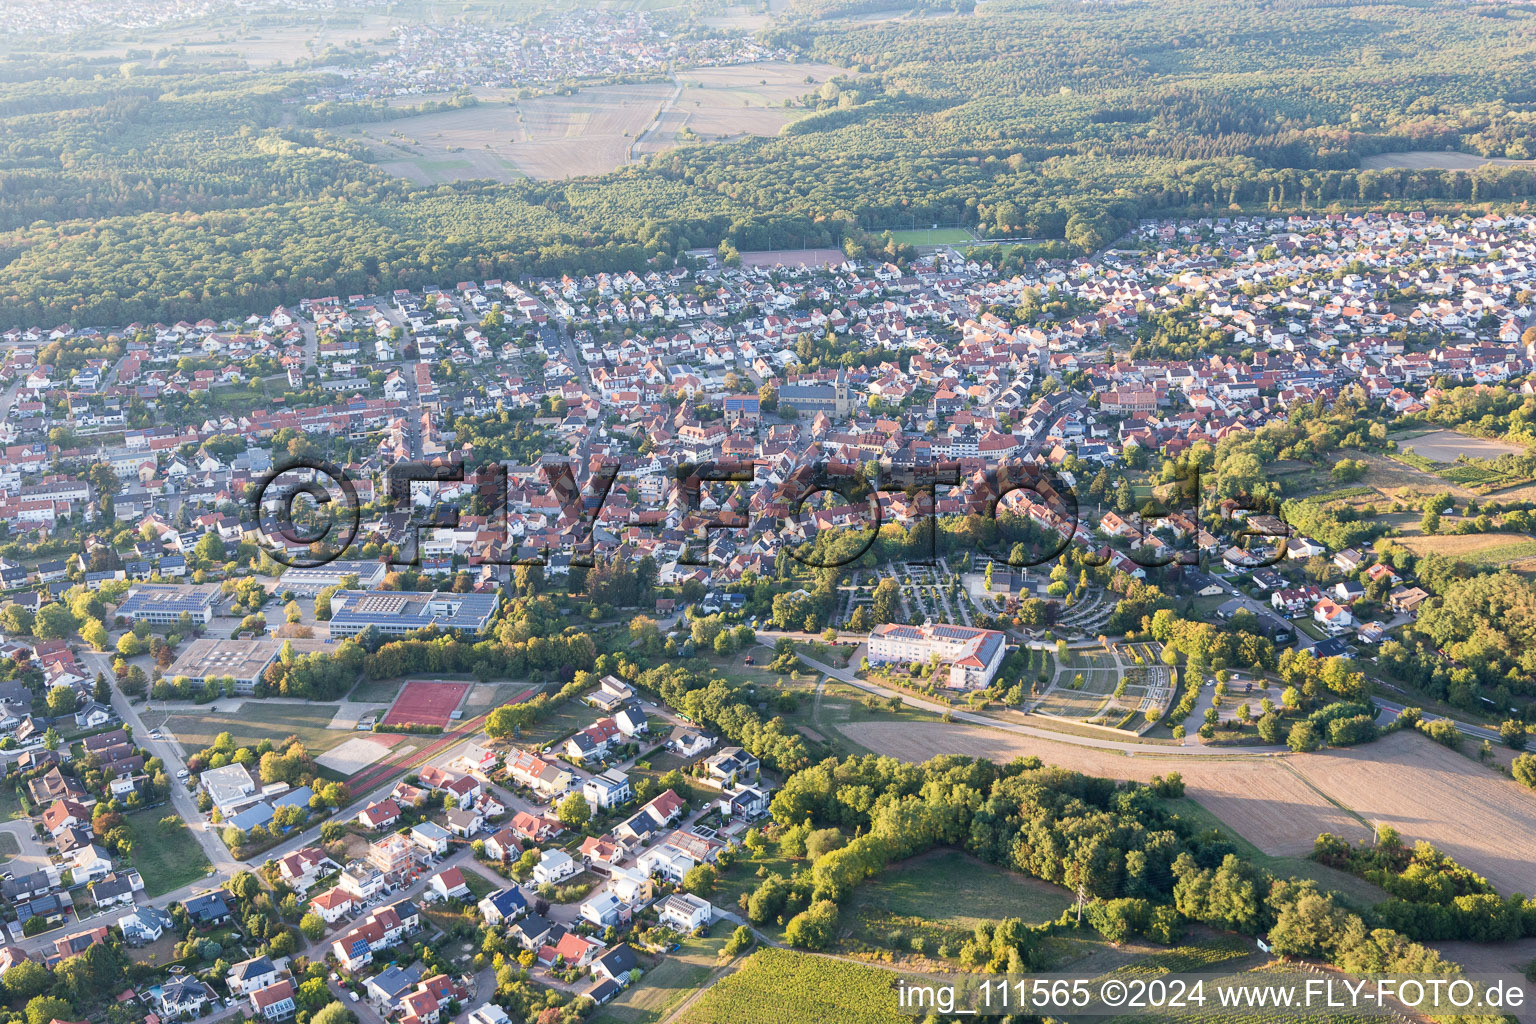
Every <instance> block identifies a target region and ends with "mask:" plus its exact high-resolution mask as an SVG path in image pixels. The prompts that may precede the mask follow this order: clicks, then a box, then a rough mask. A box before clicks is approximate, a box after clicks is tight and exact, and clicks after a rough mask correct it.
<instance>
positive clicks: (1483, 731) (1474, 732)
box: [1376, 697, 1502, 743]
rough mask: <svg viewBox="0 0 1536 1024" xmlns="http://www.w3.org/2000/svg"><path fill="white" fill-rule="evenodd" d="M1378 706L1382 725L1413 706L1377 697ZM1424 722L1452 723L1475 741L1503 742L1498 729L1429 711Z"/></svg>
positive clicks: (1425, 713) (1425, 714)
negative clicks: (1433, 713)
mask: <svg viewBox="0 0 1536 1024" xmlns="http://www.w3.org/2000/svg"><path fill="white" fill-rule="evenodd" d="M1376 706H1377V707H1379V708H1381V720H1382V724H1386V723H1387V722H1390V721H1393V720H1394V719H1396V718H1397V716H1398V715H1400V714H1402V713H1403V709H1404V708H1405V707H1410V706H1411V705H1406V704H1399V703H1397V702H1396V701H1390V700H1382V699H1381V698H1380V697H1377V698H1376ZM1424 721H1426V722H1441V721H1448V722H1452V723H1454V724H1455V726H1456V730H1457V731H1458V732H1460V733H1462V734H1463V735H1466V736H1471V737H1472V738H1473V739H1478V740H1492V741H1493V742H1495V743H1499V742H1502V741H1501V740H1500V739H1499V730H1497V729H1489V728H1487V727H1486V726H1481V725H1473V724H1471V723H1470V722H1460V721H1457V720H1456V719H1454V718H1448V717H1447V716H1445V715H1432V714H1430V713H1429V712H1427V711H1426V712H1424Z"/></svg>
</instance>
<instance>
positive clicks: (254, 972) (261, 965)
mask: <svg viewBox="0 0 1536 1024" xmlns="http://www.w3.org/2000/svg"><path fill="white" fill-rule="evenodd" d="M280 977H282V972H280V971H279V970H278V969H277V967H276V966H275V965H274V964H273V963H272V958H271V957H267V956H255V957H251V958H250V959H249V960H242V961H240V962H239V963H237V964H235V965H234V966H233V967H231V968H230V969H229V974H227V975H226V976H225V978H224V980H225V981H226V982H227V983H228V984H229V990H230V992H232V993H234V994H235V995H239V996H248V995H250V994H251V993H252V992H255V991H256V990H258V989H263V988H267V987H268V986H270V985H275V984H276V983H277V979H278V978H280Z"/></svg>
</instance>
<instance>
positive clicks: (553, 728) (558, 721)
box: [517, 700, 603, 746]
mask: <svg viewBox="0 0 1536 1024" xmlns="http://www.w3.org/2000/svg"><path fill="white" fill-rule="evenodd" d="M601 717H603V712H602V711H599V710H598V709H597V708H595V707H593V706H592V705H590V704H583V703H582V702H581V701H580V700H568V701H564V702H562V703H560V704H556V705H555V706H554V707H553V708H552V709H551V710H550V713H549V714H547V715H545V716H544V717H543V718H542V719H540V720H539V721H537V722H535V723H534V724H533V725H532V726H530V727H529V728H527V729H524V730H523V734H522V736H520V737H519V738H518V739H517V742H518V743H519V744H522V745H523V746H531V745H535V744H537V745H543V744H545V743H549V742H550V741H551V740H557V739H560V738H561V737H563V736H569V735H570V734H571V733H573V732H575V731H576V730H577V729H585V728H586V727H587V726H589V725H591V724H592V723H593V722H595V721H597V720H598V719H599V718H601Z"/></svg>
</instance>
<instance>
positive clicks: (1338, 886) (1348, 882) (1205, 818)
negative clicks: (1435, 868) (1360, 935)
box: [1167, 797, 1387, 910]
mask: <svg viewBox="0 0 1536 1024" xmlns="http://www.w3.org/2000/svg"><path fill="white" fill-rule="evenodd" d="M1167 803H1168V806H1169V808H1170V809H1172V810H1173V811H1174V812H1175V813H1177V814H1178V815H1179V817H1181V818H1183V819H1185V820H1186V821H1189V822H1191V823H1192V824H1194V825H1195V826H1196V827H1197V828H1202V829H1206V828H1214V829H1218V830H1220V832H1221V834H1222V835H1223V836H1224V837H1225V838H1227V839H1229V840H1230V841H1231V842H1232V843H1234V844H1235V845H1236V846H1237V853H1238V856H1240V857H1242V858H1243V859H1244V860H1246V861H1250V862H1252V863H1254V864H1258V865H1260V866H1261V867H1263V868H1264V869H1265V870H1267V871H1269V872H1270V874H1272V875H1274V876H1275V877H1277V878H1299V879H1304V880H1311V881H1314V882H1316V883H1317V886H1318V888H1319V889H1323V890H1329V889H1331V890H1333V891H1334V892H1336V893H1338V894H1339V896H1341V897H1342V898H1343V899H1344V901H1345V902H1346V903H1348V904H1350V905H1351V906H1353V907H1356V908H1357V909H1362V910H1363V909H1365V908H1368V907H1371V906H1374V905H1375V904H1377V903H1380V902H1382V901H1384V900H1385V899H1386V898H1387V894H1386V892H1384V891H1383V890H1382V889H1380V888H1378V887H1377V886H1374V885H1372V884H1371V883H1370V882H1367V881H1366V880H1365V879H1363V878H1356V877H1355V876H1354V875H1351V874H1350V873H1349V872H1347V871H1339V870H1337V869H1335V868H1330V867H1328V866H1327V865H1324V864H1319V863H1317V862H1316V861H1313V860H1308V859H1307V858H1305V857H1273V856H1271V855H1269V854H1267V853H1264V852H1263V851H1262V850H1260V849H1259V848H1258V847H1257V846H1254V845H1253V844H1252V843H1250V842H1249V841H1248V840H1246V839H1244V838H1243V837H1242V836H1240V835H1238V834H1237V833H1236V832H1234V831H1232V829H1230V828H1228V827H1227V825H1226V824H1225V823H1224V822H1223V821H1222V820H1221V819H1220V818H1218V817H1216V815H1214V814H1212V813H1211V812H1210V811H1208V810H1206V809H1205V808H1204V807H1202V806H1201V805H1200V804H1199V803H1197V802H1196V801H1194V800H1192V799H1190V798H1189V797H1179V798H1177V799H1174V800H1169V801H1167Z"/></svg>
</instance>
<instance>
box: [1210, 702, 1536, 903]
mask: <svg viewBox="0 0 1536 1024" xmlns="http://www.w3.org/2000/svg"><path fill="white" fill-rule="evenodd" d="M1287 760H1288V761H1291V762H1292V763H1294V764H1295V766H1296V768H1297V771H1298V772H1299V773H1300V774H1301V775H1302V776H1303V777H1304V778H1306V779H1307V780H1308V781H1309V782H1310V783H1311V784H1312V785H1313V786H1316V787H1317V788H1318V789H1319V790H1321V791H1322V792H1323V793H1325V794H1327V795H1328V796H1329V797H1331V798H1332V799H1334V800H1337V801H1339V802H1340V803H1342V804H1344V805H1345V806H1348V807H1350V808H1351V809H1352V810H1354V811H1355V812H1357V813H1358V814H1359V815H1360V816H1361V817H1363V818H1365V819H1366V820H1367V821H1370V822H1372V823H1373V824H1376V825H1390V826H1391V827H1393V828H1395V829H1397V830H1398V832H1400V833H1401V834H1402V836H1403V840H1404V841H1405V842H1407V843H1413V842H1416V841H1418V840H1420V839H1423V840H1426V841H1428V842H1430V843H1433V844H1434V845H1435V846H1436V847H1438V848H1439V849H1440V850H1441V851H1442V852H1444V853H1446V854H1449V855H1450V856H1451V857H1454V858H1455V859H1456V860H1457V861H1459V862H1460V863H1462V864H1464V865H1465V866H1467V867H1468V868H1471V869H1472V870H1473V871H1476V872H1477V873H1478V874H1480V875H1483V876H1484V877H1485V878H1487V879H1488V880H1489V881H1490V882H1492V883H1493V884H1494V885H1495V886H1497V887H1498V889H1499V891H1500V892H1503V893H1505V894H1508V893H1511V892H1527V893H1528V892H1532V891H1536V862H1532V860H1531V858H1530V857H1529V856H1528V851H1529V850H1530V849H1531V847H1532V845H1533V843H1536V799H1533V798H1532V796H1531V794H1530V792H1529V791H1527V790H1525V789H1523V788H1522V787H1521V786H1520V785H1519V783H1516V782H1514V781H1512V780H1510V779H1506V778H1502V777H1501V776H1499V775H1496V774H1494V772H1493V771H1491V770H1490V769H1488V768H1486V767H1484V766H1483V765H1480V764H1478V763H1477V762H1476V761H1474V760H1472V759H1471V758H1469V757H1464V756H1463V755H1461V754H1458V753H1457V752H1455V751H1454V750H1451V749H1449V748H1447V747H1443V746H1441V745H1439V744H1438V743H1435V742H1433V741H1432V740H1430V739H1428V738H1426V737H1423V736H1420V735H1418V734H1416V733H1408V732H1401V733H1394V734H1393V735H1391V736H1388V737H1386V738H1384V739H1382V740H1379V741H1377V742H1375V743H1370V744H1366V745H1364V746H1359V747H1351V748H1346V749H1342V750H1328V751H1322V752H1319V753H1317V754H1310V755H1307V756H1306V757H1299V758H1294V759H1290V758H1288V759H1287ZM1218 813H1219V812H1218Z"/></svg>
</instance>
